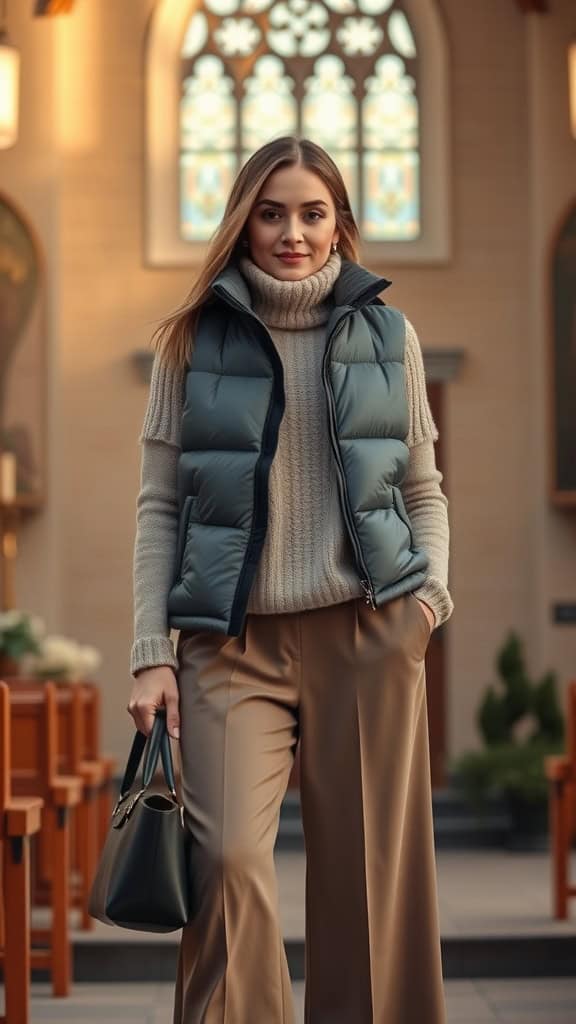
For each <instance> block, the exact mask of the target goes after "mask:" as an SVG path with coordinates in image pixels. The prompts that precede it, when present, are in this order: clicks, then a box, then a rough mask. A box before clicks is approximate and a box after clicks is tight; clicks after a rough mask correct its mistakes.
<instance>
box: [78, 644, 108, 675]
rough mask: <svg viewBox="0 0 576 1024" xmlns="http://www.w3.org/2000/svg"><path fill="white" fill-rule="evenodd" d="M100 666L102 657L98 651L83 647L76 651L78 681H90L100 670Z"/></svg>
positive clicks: (86, 646) (93, 648) (87, 646)
mask: <svg viewBox="0 0 576 1024" xmlns="http://www.w3.org/2000/svg"><path fill="white" fill-rule="evenodd" d="M101 664H102V657H101V654H100V651H98V650H96V648H95V647H90V646H89V645H85V646H83V647H80V648H79V649H78V652H77V657H76V666H77V670H78V678H79V679H90V678H91V677H92V675H93V674H94V673H95V672H96V671H97V670H98V669H99V668H100V665H101Z"/></svg>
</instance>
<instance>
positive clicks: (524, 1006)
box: [31, 978, 576, 1024]
mask: <svg viewBox="0 0 576 1024" xmlns="http://www.w3.org/2000/svg"><path fill="white" fill-rule="evenodd" d="M294 1001H295V1005H296V1022H297V1024H303V1021H304V983H303V982H297V983H296V984H295V985H294ZM446 1002H447V1006H448V1024H495V1022H500V1024H574V1022H575V1021H576V978H569V979H568V978H555V979H553V980H550V979H549V980H546V981H542V980H539V979H538V978H531V979H529V980H522V981H514V980H508V981H475V982H472V981H451V982H447V984H446ZM171 1014H172V986H171V985H158V984H153V983H151V984H149V985H104V984H100V985H94V984H90V985H88V984H78V983H77V984H75V986H74V991H73V994H72V995H71V996H70V997H69V998H68V999H53V998H52V997H51V995H50V987H49V986H48V985H46V984H35V985H33V987H32V1020H31V1024H43V1022H47V1021H52V1022H53V1024H54V1022H56V1021H57V1022H58V1024H94V1022H95V1021H105V1022H106V1024H171V1021H172V1015H171ZM254 1024H262V1022H256V1021H255V1022H254ZM267 1024H272V1022H267ZM358 1024H363V1022H360V1021H359V1022H358ZM422 1024H425V1022H424V1021H423V1022H422Z"/></svg>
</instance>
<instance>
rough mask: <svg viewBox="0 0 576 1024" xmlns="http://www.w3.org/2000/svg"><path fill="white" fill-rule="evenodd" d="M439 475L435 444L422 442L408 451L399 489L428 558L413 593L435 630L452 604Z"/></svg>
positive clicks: (416, 538)
mask: <svg viewBox="0 0 576 1024" xmlns="http://www.w3.org/2000/svg"><path fill="white" fill-rule="evenodd" d="M442 480H443V476H442V473H441V472H440V470H439V469H437V467H436V460H435V457H434V443H433V441H431V440H428V441H423V442H422V443H421V444H417V445H415V446H414V447H412V448H411V449H410V462H409V464H408V472H407V473H406V476H405V478H404V480H403V482H402V485H401V490H402V497H403V499H404V504H405V506H406V511H407V513H408V517H409V519H410V523H411V525H412V534H413V537H414V542H415V544H416V546H417V547H419V548H422V549H423V550H424V551H425V552H426V555H427V556H428V563H429V564H428V572H427V576H426V579H425V580H424V582H423V583H422V584H421V586H420V587H418V588H417V589H416V590H415V591H414V594H415V595H416V597H418V598H420V600H422V601H424V602H425V603H426V604H427V605H429V606H430V608H431V609H432V611H433V612H434V615H435V616H436V622H435V627H436V626H439V625H440V624H441V623H442V622H445V621H446V619H448V618H450V616H451V614H452V612H453V610H454V604H453V602H452V598H451V596H450V593H449V591H448V556H449V541H450V530H449V524H448V511H447V510H448V499H447V497H446V495H445V494H444V493H443V492H442V490H441V487H440V484H441V482H442Z"/></svg>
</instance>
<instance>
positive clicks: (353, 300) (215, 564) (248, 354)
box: [167, 260, 428, 636]
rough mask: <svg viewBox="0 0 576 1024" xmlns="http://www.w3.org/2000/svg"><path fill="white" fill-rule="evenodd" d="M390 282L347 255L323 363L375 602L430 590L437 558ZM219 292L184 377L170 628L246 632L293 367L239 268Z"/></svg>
mask: <svg viewBox="0 0 576 1024" xmlns="http://www.w3.org/2000/svg"><path fill="white" fill-rule="evenodd" d="M389 284H390V282H389V281H387V280H386V279H385V278H381V277H377V276H376V275H374V274H372V273H370V272H369V271H368V270H366V269H365V268H364V267H361V266H359V265H358V264H356V263H353V262H352V261H348V260H343V261H342V267H341V271H340V274H339V275H338V278H337V280H336V282H335V285H334V289H333V293H332V296H333V300H334V305H333V308H332V310H331V312H330V317H329V320H328V323H327V325H326V345H325V350H324V357H323V364H322V382H323V385H324V389H325V392H326V398H327V406H328V423H327V429H328V431H329V437H330V443H331V448H332V453H333V457H334V461H335V466H336V470H337V478H338V488H339V495H340V503H341V508H342V513H343V518H344V523H345V525H346V528H347V530H348V533H349V536H350V540H351V543H352V549H353V552H354V556H355V561H356V566H357V569H358V575H359V579H360V581H361V585H362V588H363V591H364V594H365V598H366V601H367V603H369V604H370V605H371V607H372V608H374V609H376V608H377V607H379V606H380V605H382V604H383V603H384V602H385V601H389V600H391V599H392V598H394V597H397V596H399V595H400V594H403V593H405V592H407V591H410V590H414V589H415V588H416V587H418V586H420V584H421V583H422V582H423V581H424V579H425V575H426V569H427V567H428V559H427V557H426V554H425V553H424V551H423V550H422V549H420V548H417V547H416V546H415V544H414V539H413V536H412V531H411V527H410V521H409V518H408V515H407V512H406V509H405V507H404V502H403V499H402V493H401V491H400V484H401V482H402V480H403V478H404V476H405V474H406V470H407V467H408V458H409V449H408V447H407V445H406V443H405V439H406V436H407V434H408V428H409V410H408V404H407V401H406V393H405V370H404V344H405V321H404V317H403V315H402V313H401V312H400V311H399V310H396V309H394V308H392V307H391V306H387V305H385V303H383V302H382V300H381V299H379V298H378V293H379V292H381V291H383V289H384V288H387V287H388V285H389ZM212 293H213V299H212V300H211V301H209V302H208V303H206V304H205V306H204V307H203V309H202V312H201V316H200V318H199V322H198V327H197V331H196V335H195V342H194V348H193V352H192V356H191V358H190V360H189V365H188V369H187V372H186V374H185V381H184V389H185V393H184V404H183V412H182V427H181V448H182V451H181V455H180V458H179V463H178V497H179V509H180V513H179V525H178V541H177V548H176V557H175V564H174V576H173V583H172V586H171V589H170V592H169V596H168V606H167V617H168V624H169V626H170V627H171V628H173V629H180V630H193V631H212V632H217V633H225V634H227V635H230V636H239V635H240V633H241V632H242V629H243V625H244V620H245V617H246V606H247V603H248V597H249V594H250V589H251V586H252V584H253V582H254V577H255V575H256V570H257V567H258V562H259V559H260V556H261V553H262V547H263V544H264V538H265V536H266V528H267V522H268V478H269V473H270V466H271V463H272V460H273V458H274V454H275V451H276V446H277V442H278V430H279V427H280V422H281V420H282V416H283V414H284V407H285V395H284V383H283V368H282V362H281V360H280V357H279V355H278V352H277V351H276V348H275V346H274V342H273V340H272V337H271V335H270V333H269V331H268V329H267V328H266V326H265V324H264V323H263V322H262V320H260V319H259V318H258V317H257V316H256V314H255V313H254V312H253V310H252V306H251V298H250V292H249V289H248V285H247V283H246V281H245V280H244V278H243V276H242V274H241V273H240V271H239V270H238V268H237V267H236V266H234V265H233V264H229V265H228V266H227V267H226V268H225V269H224V270H223V271H221V273H220V274H219V275H218V276H217V277H216V278H215V280H214V281H213V283H212ZM302 529H303V530H305V529H306V523H302Z"/></svg>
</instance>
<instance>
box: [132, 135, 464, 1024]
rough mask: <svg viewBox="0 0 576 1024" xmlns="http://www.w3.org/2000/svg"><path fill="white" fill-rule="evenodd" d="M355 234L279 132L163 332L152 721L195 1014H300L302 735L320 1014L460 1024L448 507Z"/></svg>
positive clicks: (145, 559) (397, 333) (144, 614)
mask: <svg viewBox="0 0 576 1024" xmlns="http://www.w3.org/2000/svg"><path fill="white" fill-rule="evenodd" d="M357 245H358V231H357V228H356V225H355V222H354V218H353V215H352V211H351V208H350V203H349V200H348V196H347V194H346V189H345V186H344V184H343V181H342V178H341V175H340V173H339V171H338V169H337V167H336V166H335V164H334V163H333V161H332V160H331V159H330V157H329V156H328V155H327V154H326V153H325V152H324V151H323V150H322V149H320V148H319V147H318V146H316V145H314V144H313V143H312V142H309V141H307V140H297V139H294V138H281V139H277V140H275V141H273V142H271V143H269V144H268V145H266V146H264V147H262V148H261V149H260V150H258V151H257V152H256V153H255V154H254V155H253V156H252V157H251V158H250V160H248V162H247V163H246V164H245V166H244V167H243V168H242V170H241V171H240V173H239V174H238V177H237V179H236V182H235V184H234V186H233V189H232V192H231V195H230V198H229V201H228V204H227V207H226V211H225V214H224V218H223V221H222V224H221V226H220V228H219V229H218V231H217V232H216V234H215V236H214V239H213V241H212V243H211V245H210V248H209V252H208V256H207V259H206V262H205V265H204V266H203V268H202V269H201V271H200V274H199V277H198V280H197V281H196V283H195V285H194V286H193V288H192V290H191V292H190V294H189V296H188V298H187V300H186V302H185V303H184V304H183V306H182V307H181V308H180V309H179V310H178V311H177V312H176V313H175V314H173V315H172V316H171V317H169V318H168V319H167V320H166V321H164V322H163V324H162V325H161V328H160V330H159V334H158V348H157V355H156V359H155V362H154V368H153V375H152V384H151V390H150V398H149V403H148V409H147V412H146V416H145V420H144V426H143V430H142V435H141V440H142V482H141V490H140V494H139V497H138V505H137V507H138V513H137V537H136V547H135V558H134V600H135V640H134V646H133V649H132V657H131V671H132V674H133V675H134V677H135V682H134V686H133V690H132V694H131V697H130V701H129V704H128V711H129V712H130V714H131V715H132V716H133V718H134V720H135V722H136V725H137V727H138V728H139V729H141V730H142V731H143V732H145V733H148V732H149V731H150V728H151V726H152V722H153V717H154V711H155V708H156V707H158V706H159V705H162V704H166V705H167V720H168V724H169V730H170V732H171V734H172V736H174V737H176V738H179V739H180V757H181V767H182V798H183V802H184V806H185V814H186V823H187V827H188V828H189V830H190V832H191V835H192V844H191V848H192V857H193V877H194V882H195V901H196V906H195V911H194V916H193V919H192V920H191V922H190V924H189V925H188V926H187V927H186V928H185V929H184V930H183V934H182V942H181V947H180V955H179V961H178V977H177V984H176V996H175V1007H174V1018H173V1019H174V1024H200V1022H204V1024H224V1022H226V1024H289V1022H292V1021H293V1019H294V1017H293V1005H292V995H291V987H290V978H289V975H288V970H287V963H286V958H285V953H284V947H283V943H282V937H281V933H280V928H279V922H278V906H277V889H276V877H275V873H274V861H273V847H274V842H275V838H276V833H277V828H278V819H279V811H280V805H281V802H282V798H283V796H284V793H285V791H286V787H287V784H288V778H289V775H290V770H291V767H292V763H293V758H294V750H295V746H296V742H297V741H298V739H299V741H300V756H301V761H300V775H301V799H302V816H303V826H304V833H305V842H306V855H307V877H306V996H305V1005H306V1021H308V1022H312V1024H369V1022H376V1024H423V1022H424V1021H425V1022H426V1024H441V1022H444V1020H445V1010H444V1001H443V991H442V975H441V963H440V949H439V934H438V919H437V897H436V887H435V886H436V881H435V864H434V847H433V833H432V817H431V797H430V773H429V756H428V735H427V721H426V691H425V668H424V656H425V653H426V648H427V644H428V641H429V638H430V634H431V632H432V629H433V628H434V627H435V626H438V625H439V624H440V623H441V622H443V621H445V620H446V619H447V618H448V617H449V615H450V614H451V612H452V607H453V606H452V601H451V598H450V595H449V593H448V590H447V561H448V524H447V515H446V509H447V501H446V498H445V496H444V495H443V493H442V492H441V490H440V481H441V480H442V476H441V474H440V473H439V472H438V470H437V469H436V466H435V460H434V441H435V440H436V439H437V437H438V433H437V430H436V427H435V424H434V421H433V419H432V415H431V412H430V409H429V406H428V402H427V398H426V391H425V380H424V370H423V363H422V354H421V351H420V346H419V343H418V339H417V337H416V333H415V331H414V328H413V327H412V325H411V324H410V323H409V322H408V321H407V320H406V319H405V317H404V316H403V314H402V313H400V312H399V311H398V310H396V309H393V308H392V307H390V306H387V305H385V304H384V303H383V302H382V300H381V299H379V298H378V295H379V293H380V292H381V291H382V290H383V289H384V288H386V287H387V286H388V285H389V283H390V282H388V281H386V280H384V279H382V278H378V277H376V276H375V275H374V274H372V273H370V272H369V271H367V270H365V269H364V268H363V267H361V266H359V264H358V263H357ZM170 627H171V628H174V629H178V630H180V635H179V639H178V644H177V649H176V651H174V648H173V645H172V642H171V640H170V637H169V629H170Z"/></svg>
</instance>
